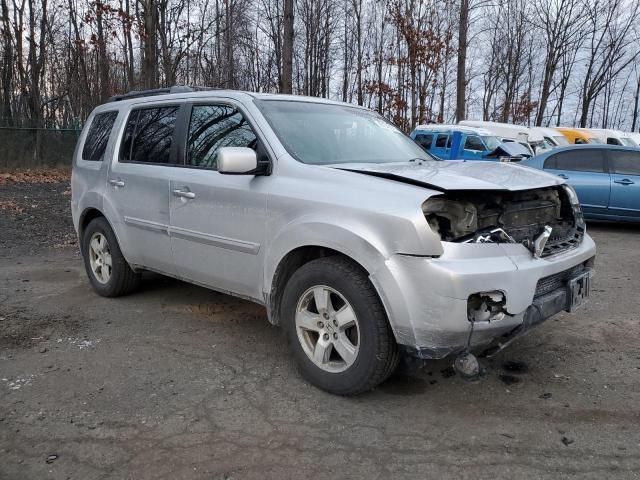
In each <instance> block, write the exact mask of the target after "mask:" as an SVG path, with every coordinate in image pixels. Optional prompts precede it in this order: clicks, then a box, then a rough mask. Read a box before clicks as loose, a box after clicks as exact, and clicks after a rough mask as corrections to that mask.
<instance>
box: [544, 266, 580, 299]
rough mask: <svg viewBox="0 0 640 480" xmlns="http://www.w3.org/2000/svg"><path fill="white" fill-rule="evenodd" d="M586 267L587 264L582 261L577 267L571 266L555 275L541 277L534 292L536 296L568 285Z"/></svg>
mask: <svg viewBox="0 0 640 480" xmlns="http://www.w3.org/2000/svg"><path fill="white" fill-rule="evenodd" d="M584 269H585V264H584V263H581V264H579V265H576V266H575V267H571V268H569V269H567V270H564V271H563V272H558V273H554V274H553V275H549V276H548V277H544V278H541V279H540V280H538V284H537V285H536V293H535V294H534V298H537V297H540V296H542V295H546V294H547V293H549V292H553V291H554V290H557V289H558V288H561V287H563V286H564V285H566V283H567V281H569V279H571V278H573V277H575V276H576V275H579V274H580V273H582V272H583V271H584Z"/></svg>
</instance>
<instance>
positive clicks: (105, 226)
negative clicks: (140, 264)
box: [82, 217, 128, 297]
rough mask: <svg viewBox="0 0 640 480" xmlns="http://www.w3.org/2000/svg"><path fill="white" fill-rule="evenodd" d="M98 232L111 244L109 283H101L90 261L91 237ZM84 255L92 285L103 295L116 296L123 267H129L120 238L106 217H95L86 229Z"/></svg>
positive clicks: (83, 238)
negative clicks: (121, 249)
mask: <svg viewBox="0 0 640 480" xmlns="http://www.w3.org/2000/svg"><path fill="white" fill-rule="evenodd" d="M97 232H99V233H101V234H103V235H104V236H105V238H106V239H107V242H108V244H109V253H110V254H111V277H110V278H109V281H108V282H107V283H101V282H100V281H98V279H97V278H96V277H95V274H94V273H93V271H92V270H91V262H90V261H89V255H90V253H89V251H90V247H89V242H91V237H92V236H93V235H94V234H95V233H97ZM82 257H83V259H84V267H85V270H86V271H87V276H88V277H89V282H91V286H92V287H93V288H94V289H95V290H96V292H98V294H100V295H102V296H105V297H110V296H114V295H115V294H116V289H117V286H118V284H119V283H120V278H119V276H123V275H125V272H124V271H123V267H124V266H127V267H128V265H126V261H125V260H124V257H123V256H122V252H121V251H120V247H119V246H118V240H117V239H116V236H115V234H114V233H113V230H112V229H111V226H110V225H109V222H108V221H107V219H106V218H104V217H98V218H94V219H93V220H91V222H89V224H88V225H87V227H86V228H85V229H84V232H83V235H82ZM123 261H124V262H125V265H123Z"/></svg>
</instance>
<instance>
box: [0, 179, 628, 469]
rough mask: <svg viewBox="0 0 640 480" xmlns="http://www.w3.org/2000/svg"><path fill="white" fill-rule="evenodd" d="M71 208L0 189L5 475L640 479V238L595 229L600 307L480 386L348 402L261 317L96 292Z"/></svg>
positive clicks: (240, 306)
mask: <svg viewBox="0 0 640 480" xmlns="http://www.w3.org/2000/svg"><path fill="white" fill-rule="evenodd" d="M66 192H67V185H66V184H39V185H31V184H23V185H14V184H5V185H0V478H2V479H5V478H7V479H45V478H55V479H67V478H73V479H83V480H88V479H94V478H101V479H102V478H114V479H120V478H131V479H146V478H166V479H182V478H202V479H218V478H220V479H222V478H225V479H226V478H256V479H257V478H309V479H315V478H384V479H386V478H417V479H418V478H419V479H424V478H470V479H474V480H475V479H483V478H509V479H522V478H535V479H539V478H549V479H557V478H575V479H602V478H640V428H639V425H640V328H639V323H638V312H639V311H640V274H638V266H639V265H640V228H621V227H616V226H602V225H591V226H590V231H591V233H592V235H593V236H594V237H595V239H596V241H597V243H598V249H599V252H598V253H599V256H598V261H597V270H598V271H597V277H596V279H595V285H594V292H593V298H592V300H591V302H590V303H589V304H588V306H587V307H585V308H584V309H583V310H581V311H579V312H578V313H577V314H575V315H569V314H563V315H560V316H559V317H557V319H555V320H552V321H549V322H547V323H545V324H544V325H542V326H541V327H539V328H538V329H537V330H534V331H533V332H531V333H530V334H528V335H527V336H525V337H524V338H522V339H520V340H519V341H518V342H516V343H515V344H514V345H512V346H511V347H510V348H509V349H508V350H506V351H504V352H502V353H500V354H499V355H498V356H497V357H496V358H494V359H493V360H491V361H490V362H486V363H485V366H486V367H487V370H488V372H487V375H486V376H485V377H484V378H483V379H482V380H480V381H477V382H472V383H470V382H466V381H464V380H462V379H461V378H459V377H458V376H456V375H453V374H452V372H451V370H450V369H448V368H447V367H448V363H447V362H439V363H435V364H433V365H429V366H428V367H427V368H425V369H423V370H421V371H419V372H414V373H413V374H411V375H406V374H397V375H396V376H394V377H393V378H392V379H391V380H390V381H388V382H387V383H386V384H384V385H382V386H381V387H379V388H378V389H377V390H375V391H373V392H371V393H369V394H366V395H362V396H360V397H356V398H340V397H334V396H331V395H328V394H325V393H323V392H321V391H318V390H316V389H315V388H313V387H311V386H309V385H308V384H306V383H305V382H304V381H302V380H301V378H300V377H299V375H298V373H297V372H296V370H295V368H294V366H293V365H292V364H291V361H290V359H289V357H288V355H287V350H286V345H285V342H284V340H283V338H282V337H281V335H280V334H279V331H278V330H277V329H276V328H273V327H271V326H270V325H269V324H268V323H267V321H266V315H265V312H264V310H263V309H262V308H260V307H258V306H255V305H252V304H250V303H247V302H244V301H241V300H237V299H235V298H232V297H228V296H225V295H221V294H217V293H214V292H210V291H207V290H205V289H202V288H198V287H194V286H191V285H187V284H184V283H181V282H177V281H173V280H169V279H164V278H161V277H157V276H150V277H149V278H147V279H146V280H145V282H144V288H143V289H142V291H141V292H139V293H137V294H135V295H132V296H130V297H126V298H122V299H117V300H108V299H104V298H100V297H98V296H97V295H95V294H94V293H93V292H92V291H91V290H90V288H89V284H88V282H87V281H86V279H85V274H84V270H83V267H82V264H81V260H80V257H79V255H78V252H77V250H76V247H75V246H74V245H73V234H72V232H71V223H70V216H69V213H68V201H69V197H68V193H66ZM509 362H511V363H509ZM514 362H515V363H514ZM518 362H519V363H518Z"/></svg>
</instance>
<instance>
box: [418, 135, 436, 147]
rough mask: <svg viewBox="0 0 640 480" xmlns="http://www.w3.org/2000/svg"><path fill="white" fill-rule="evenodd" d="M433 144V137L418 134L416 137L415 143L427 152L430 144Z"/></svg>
mask: <svg viewBox="0 0 640 480" xmlns="http://www.w3.org/2000/svg"><path fill="white" fill-rule="evenodd" d="M432 142H433V135H431V134H427V135H425V134H424V133H419V134H418V135H416V143H417V144H418V145H420V146H421V147H422V148H424V149H425V150H429V149H430V148H431V143H432Z"/></svg>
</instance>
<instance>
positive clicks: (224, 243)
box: [170, 102, 271, 299]
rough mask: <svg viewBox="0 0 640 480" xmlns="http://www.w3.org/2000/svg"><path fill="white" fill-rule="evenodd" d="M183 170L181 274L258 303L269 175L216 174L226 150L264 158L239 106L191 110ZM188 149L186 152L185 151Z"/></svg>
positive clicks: (176, 218)
mask: <svg viewBox="0 0 640 480" xmlns="http://www.w3.org/2000/svg"><path fill="white" fill-rule="evenodd" d="M185 112H186V113H187V115H188V116H187V118H188V120H187V121H186V122H185V125H188V128H187V129H186V132H185V139H184V140H183V141H182V142H181V144H185V148H184V151H183V153H182V154H183V155H184V157H185V164H186V165H185V168H181V169H178V170H176V171H175V172H174V175H173V176H172V179H171V185H170V191H171V201H170V208H171V226H170V234H171V241H172V247H173V256H174V259H175V262H176V266H177V269H178V272H179V275H180V276H181V277H183V278H186V279H189V280H192V281H195V282H198V283H202V284H204V285H207V286H210V287H213V288H216V289H218V290H223V291H229V292H233V293H236V294H240V295H243V296H247V297H250V298H255V299H260V297H261V295H262V292H261V276H262V267H263V261H262V257H263V251H264V248H262V247H263V242H264V235H265V228H266V221H267V219H266V204H267V194H266V191H265V185H266V184H267V183H268V182H269V181H270V179H271V177H269V176H254V175H224V174H221V173H219V172H218V171H217V154H218V150H219V149H220V148H222V147H249V148H254V149H255V150H256V151H257V153H258V157H259V158H260V157H261V156H262V155H266V152H265V151H264V149H263V146H262V144H261V143H260V141H259V140H258V138H257V136H256V133H255V130H254V128H253V127H252V126H251V124H250V123H249V120H248V118H247V117H246V115H245V114H244V113H243V112H242V111H241V110H240V109H239V106H237V105H235V104H234V103H231V102H229V103H226V102H217V103H205V104H193V105H187V106H186V110H185ZM181 150H182V149H181Z"/></svg>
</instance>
